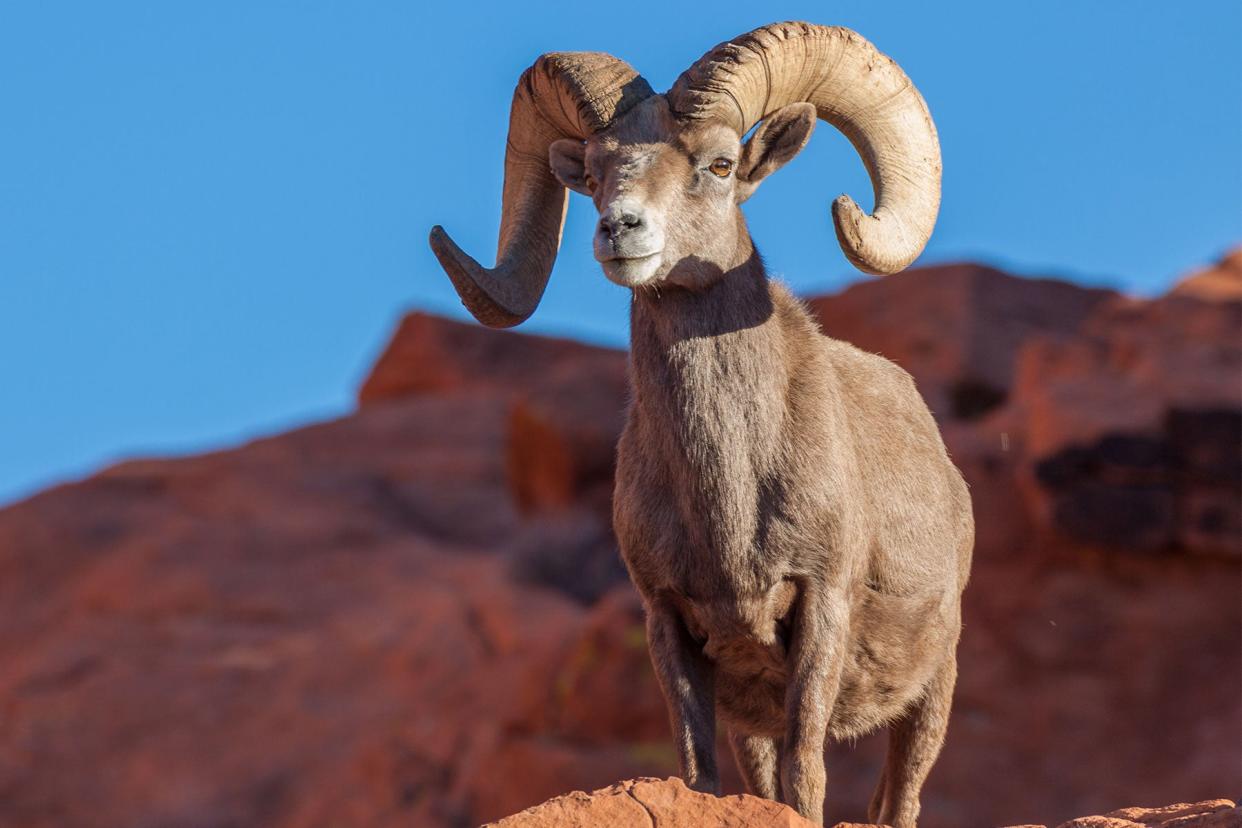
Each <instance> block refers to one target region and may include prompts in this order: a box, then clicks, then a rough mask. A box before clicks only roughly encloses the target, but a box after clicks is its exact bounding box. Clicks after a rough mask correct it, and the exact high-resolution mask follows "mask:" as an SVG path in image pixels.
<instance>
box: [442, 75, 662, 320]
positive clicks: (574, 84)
mask: <svg viewBox="0 0 1242 828" xmlns="http://www.w3.org/2000/svg"><path fill="white" fill-rule="evenodd" d="M652 94H653V92H652V90H651V87H650V86H649V85H648V84H647V82H646V81H645V80H643V78H642V77H641V76H640V75H639V74H638V73H637V72H636V71H634V69H633V68H632V67H630V65H629V64H627V63H625V62H624V61H621V60H618V59H617V58H615V57H612V56H611V55H607V54H603V53H601V52H554V53H550V54H546V55H543V56H542V57H540V58H539V59H538V60H536V61H535V63H534V65H532V66H531V67H530V68H529V69H527V70H526V71H525V72H523V73H522V77H521V79H520V80H519V81H518V85H517V89H516V90H514V93H513V107H512V109H511V110H510V112H509V139H508V142H507V144H506V149H505V184H504V195H503V203H502V208H501V218H500V243H499V245H498V246H497V252H496V266H495V267H494V268H492V269H488V268H485V267H482V266H480V265H479V263H478V262H477V261H475V260H474V259H472V258H471V257H470V256H468V255H466V254H465V253H464V252H462V249H461V248H460V247H458V246H457V245H456V244H455V243H454V242H453V240H452V239H451V238H449V235H448V233H446V232H444V229H443V228H442V227H440V226H439V225H437V226H435V227H433V228H432V230H431V249H432V251H433V252H434V253H435V254H436V258H437V259H439V260H440V264H441V266H442V267H443V268H444V271H445V272H446V273H447V274H448V276H449V278H450V279H451V280H452V281H453V286H454V287H456V288H457V294H458V296H460V297H461V301H462V304H464V305H465V306H466V308H467V309H468V310H469V311H470V312H471V313H472V314H474V317H475V319H478V320H479V321H480V322H482V323H483V324H484V325H488V326H490V327H493V328H508V327H512V326H513V325H516V324H518V323H519V322H522V321H523V320H525V319H526V318H527V317H529V316H530V315H531V314H532V313H533V312H534V310H535V307H536V306H537V305H538V304H539V299H540V298H541V297H542V296H543V290H544V287H546V286H547V284H548V276H549V274H551V272H552V265H553V263H554V262H555V261H556V252H557V250H558V249H559V248H560V244H561V230H562V228H563V226H564V224H565V207H566V204H567V199H568V192H567V191H566V190H565V187H564V186H562V185H561V183H560V182H559V181H557V180H556V178H555V177H554V176H553V175H552V171H551V169H550V168H549V166H548V147H549V146H550V145H551V144H552V142H554V141H557V140H560V139H562V138H576V139H578V140H586V139H587V138H589V137H590V136H591V135H593V134H594V133H596V132H599V131H600V130H601V129H604V128H605V127H607V126H608V125H609V124H610V123H612V121H613V120H615V119H616V118H617V117H619V116H620V115H623V114H624V113H625V112H626V111H628V110H629V109H630V108H631V107H632V106H634V105H635V104H636V103H638V102H639V101H641V100H642V99H644V98H647V97H650V96H651V95H652Z"/></svg>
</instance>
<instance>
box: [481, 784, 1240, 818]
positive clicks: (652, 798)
mask: <svg viewBox="0 0 1242 828" xmlns="http://www.w3.org/2000/svg"><path fill="white" fill-rule="evenodd" d="M810 825H811V823H810V822H808V821H807V820H805V819H803V818H802V817H800V816H799V815H798V814H797V813H795V812H794V811H793V810H791V809H790V808H787V807H785V806H784V805H778V804H776V803H774V802H770V801H768V800H765V799H759V798H756V797H753V796H746V795H740V796H725V797H715V796H710V795H708V794H702V793H698V792H696V791H691V790H689V789H688V788H687V787H686V786H685V785H684V784H683V783H682V781H681V780H680V779H677V778H669V779H663V780H661V779H650V778H645V779H634V780H628V781H625V782H618V783H616V784H615V785H610V786H609V787H607V788H601V789H600V790H597V791H595V792H593V793H589V794H588V793H584V792H582V791H574V792H573V793H570V794H565V795H563V796H558V797H556V798H555V799H551V800H548V801H547V802H544V803H543V804H541V805H536V806H534V807H533V808H528V809H526V810H525V811H523V812H521V813H520V814H514V815H513V816H511V817H506V818H505V819H502V820H500V821H499V822H494V823H489V824H488V826H486V828H595V827H596V826H600V827H601V828H602V826H609V828H683V826H684V828H807V827H808V826H810ZM835 828H883V826H880V825H873V824H871V823H860V822H839V823H837V824H836V826H835ZM1008 828H1045V826H1043V825H1034V824H1029V825H1011V826H1008ZM1057 828H1242V808H1239V807H1237V806H1236V805H1234V803H1233V802H1232V801H1230V800H1228V799H1212V800H1206V801H1204V802H1195V803H1180V804H1177V805H1167V806H1165V807H1162V808H1121V809H1119V810H1116V811H1110V812H1108V813H1107V814H1104V815H1102V816H1085V817H1078V818H1076V819H1071V820H1069V821H1068V822H1063V823H1061V824H1060V825H1059V826H1057Z"/></svg>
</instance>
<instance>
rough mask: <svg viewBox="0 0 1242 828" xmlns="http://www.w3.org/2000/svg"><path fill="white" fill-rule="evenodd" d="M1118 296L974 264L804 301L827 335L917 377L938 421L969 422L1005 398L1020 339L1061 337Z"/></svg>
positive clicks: (892, 278)
mask: <svg viewBox="0 0 1242 828" xmlns="http://www.w3.org/2000/svg"><path fill="white" fill-rule="evenodd" d="M1113 296H1115V294H1113V293H1112V292H1111V291H1107V290H1092V289H1085V288H1081V287H1078V286H1076V285H1071V284H1069V283H1067V282H1060V281H1056V280H1051V279H1015V278H1014V277H1012V276H1009V275H1007V274H1004V273H1002V272H1000V271H999V270H995V269H994V268H990V267H986V266H983V265H977V264H969V263H963V264H950V265H938V266H935V267H922V268H915V269H913V270H908V271H905V272H903V273H898V274H895V275H893V276H886V277H884V278H883V279H875V280H870V281H865V282H859V283H858V284H855V285H852V286H851V287H849V288H847V289H846V290H844V291H842V292H841V293H839V294H837V295H835V296H822V297H817V298H815V299H812V300H810V303H809V304H810V306H811V309H812V310H813V311H814V312H815V313H816V314H817V315H818V316H819V320H820V325H821V326H822V327H823V329H824V332H825V333H827V334H828V335H829V336H831V337H835V338H837V339H844V340H846V341H847V342H852V343H853V344H855V345H857V346H858V347H860V348H862V349H863V350H864V351H872V352H875V353H878V354H881V355H883V356H885V357H887V358H889V359H891V360H893V361H894V362H896V363H897V364H898V365H900V366H902V367H903V368H905V369H906V370H907V371H909V372H910V374H911V375H912V376H913V377H914V380H915V382H916V383H917V384H918V387H919V391H920V392H921V393H922V394H923V396H924V397H925V398H926V399H927V402H928V405H930V406H931V409H932V411H933V412H934V413H935V414H936V418H937V419H938V420H940V421H942V422H943V421H944V420H947V419H950V418H953V417H966V418H972V417H975V416H978V415H980V414H983V413H985V412H986V411H988V410H989V409H991V408H993V407H995V406H996V405H999V404H1000V403H1001V402H1003V401H1004V398H1005V396H1006V395H1007V394H1008V392H1009V389H1010V386H1011V385H1012V382H1013V375H1014V365H1015V360H1016V358H1017V354H1018V352H1019V350H1020V349H1021V347H1022V345H1023V343H1025V342H1026V340H1027V339H1029V338H1030V337H1032V336H1035V335H1037V334H1054V335H1055V334H1067V333H1072V332H1074V331H1076V330H1077V329H1078V326H1079V325H1080V324H1081V323H1082V320H1083V319H1084V318H1085V317H1086V316H1087V315H1088V314H1089V313H1090V312H1091V311H1092V310H1093V309H1094V308H1095V307H1096V306H1097V305H1099V304H1100V303H1101V302H1103V301H1105V300H1107V299H1109V298H1111V297H1113Z"/></svg>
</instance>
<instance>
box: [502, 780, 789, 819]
mask: <svg viewBox="0 0 1242 828" xmlns="http://www.w3.org/2000/svg"><path fill="white" fill-rule="evenodd" d="M491 824H492V825H494V826H495V828H595V826H609V828H631V826H632V828H653V826H654V828H809V826H810V825H811V823H810V822H807V821H806V820H805V819H803V818H802V817H800V816H798V814H796V813H795V812H794V811H792V810H791V809H790V808H788V807H786V806H784V805H781V804H779V803H776V802H771V801H770V800H767V799H760V798H758V797H754V796H746V795H739V796H725V797H716V796H712V795H711V794H704V793H699V792H697V791H692V790H690V789H689V788H687V787H686V786H685V784H684V783H683V782H682V781H681V780H680V779H677V778H675V777H670V778H668V779H663V780H661V779H650V778H644V779H635V780H632V781H627V782H618V783H617V784H615V785H611V786H609V787H607V788H602V789H600V790H598V791H595V792H594V793H591V794H585V793H582V792H581V791H576V792H574V793H571V794H566V795H565V796H559V797H557V798H555V799H553V800H550V801H548V802H545V803H543V804H542V805H537V806H535V807H534V808H530V809H529V810H526V811H523V812H522V813H520V814H515V815H514V816H511V817H508V818H506V819H502V820H500V821H499V822H495V823H491Z"/></svg>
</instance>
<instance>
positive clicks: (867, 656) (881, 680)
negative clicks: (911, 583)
mask: <svg viewBox="0 0 1242 828" xmlns="http://www.w3.org/2000/svg"><path fill="white" fill-rule="evenodd" d="M869 593H870V594H869V595H867V596H866V598H865V600H864V601H863V602H862V603H861V604H860V606H859V607H858V608H857V609H856V611H855V623H854V624H853V625H852V626H853V628H854V629H858V630H864V631H866V632H864V633H863V634H862V635H861V636H860V637H858V638H856V639H855V640H854V641H852V642H851V643H850V647H849V651H848V653H847V656H846V662H845V664H844V665H842V670H841V685H840V689H839V691H838V693H837V698H836V703H835V704H834V705H833V709H832V717H831V719H830V720H829V725H828V735H829V737H830V738H832V739H835V740H842V739H854V738H857V737H859V736H862V735H864V734H866V733H869V732H870V731H872V730H875V729H876V728H878V727H881V726H883V725H885V724H888V723H889V722H892V721H894V720H895V719H897V718H899V717H900V716H901V715H902V713H904V712H905V711H906V709H907V708H908V707H909V706H910V705H911V704H912V703H913V702H914V701H915V700H916V699H918V697H919V696H920V695H921V694H922V692H923V690H924V688H925V687H926V686H927V683H928V682H929V681H930V680H931V678H932V675H933V674H934V673H935V670H936V668H937V667H938V666H939V665H940V664H942V663H943V662H944V661H945V659H947V658H952V657H953V652H952V649H953V645H954V643H955V642H956V639H957V636H956V626H955V622H954V620H953V619H944V618H942V617H941V615H940V607H941V602H940V599H939V598H938V597H926V596H924V597H915V598H909V597H897V596H889V595H883V594H880V593H877V592H871V591H869ZM859 613H861V614H862V616H863V617H862V618H859V617H858V614H859ZM716 687H717V702H718V706H719V711H720V715H721V718H722V719H723V720H724V722H725V723H726V724H728V725H729V726H730V727H732V728H734V729H737V730H739V731H741V732H745V733H752V734H762V735H769V736H776V737H783V736H784V735H785V725H786V723H785V689H786V676H785V671H784V670H774V669H772V668H771V667H770V666H769V665H767V664H764V663H763V662H762V661H761V660H759V659H744V658H730V659H720V660H717V662H716Z"/></svg>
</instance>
